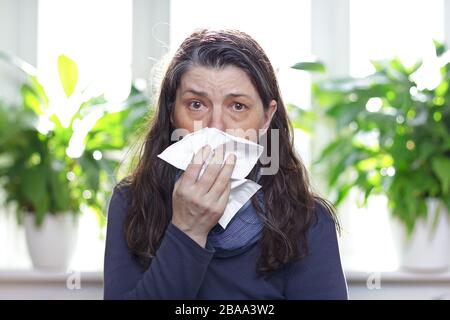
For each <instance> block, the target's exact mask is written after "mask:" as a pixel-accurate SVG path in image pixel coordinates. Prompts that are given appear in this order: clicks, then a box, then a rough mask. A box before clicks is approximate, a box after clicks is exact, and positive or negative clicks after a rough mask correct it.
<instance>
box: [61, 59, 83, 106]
mask: <svg viewBox="0 0 450 320" xmlns="http://www.w3.org/2000/svg"><path fill="white" fill-rule="evenodd" d="M58 74H59V80H60V82H61V85H62V87H63V89H64V92H65V94H66V97H70V96H71V95H72V93H73V91H74V90H75V87H76V85H77V82H78V67H77V64H76V63H75V62H74V61H73V60H72V59H70V58H69V57H68V56H66V55H63V54H62V55H60V56H59V57H58Z"/></svg>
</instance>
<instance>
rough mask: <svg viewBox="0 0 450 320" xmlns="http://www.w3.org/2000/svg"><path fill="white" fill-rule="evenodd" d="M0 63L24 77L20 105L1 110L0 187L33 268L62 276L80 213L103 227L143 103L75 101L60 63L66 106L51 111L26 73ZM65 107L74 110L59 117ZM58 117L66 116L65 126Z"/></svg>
mask: <svg viewBox="0 0 450 320" xmlns="http://www.w3.org/2000/svg"><path fill="white" fill-rule="evenodd" d="M0 58H2V59H3V60H4V61H6V62H7V63H11V64H13V65H15V66H16V67H17V68H18V69H19V70H21V71H22V72H23V73H24V74H25V75H26V81H25V82H24V83H23V84H21V86H20V95H21V97H22V103H21V104H20V105H16V106H12V105H8V104H6V103H0V186H1V187H3V189H4V190H5V192H6V202H7V203H14V204H15V205H16V208H17V209H16V212H17V219H18V222H19V223H20V224H22V223H24V225H25V232H26V237H27V244H28V249H29V252H30V257H31V260H32V262H33V265H34V266H35V267H37V268H53V269H65V268H67V267H68V265H69V263H70V259H71V256H72V254H73V251H74V248H75V244H76V240H77V221H78V216H79V214H80V212H82V211H83V209H86V210H89V211H92V212H94V213H95V214H96V215H97V218H98V221H99V223H100V225H103V224H104V222H105V218H104V214H103V211H104V207H105V205H106V203H107V200H108V197H109V194H110V191H111V190H112V187H113V185H114V184H115V183H116V175H117V170H118V168H119V165H120V164H121V160H122V159H121V157H120V156H119V157H117V152H120V151H121V150H123V149H124V148H125V147H126V146H127V141H128V140H129V139H130V138H131V137H132V136H133V135H134V134H135V133H136V129H137V128H138V127H139V126H140V124H141V123H142V122H143V120H144V119H145V115H146V114H147V112H148V106H149V104H148V99H147V98H146V96H145V95H144V94H143V93H142V92H139V91H138V90H136V88H134V87H133V86H132V87H131V91H130V95H129V97H128V99H127V100H125V101H124V102H122V103H109V102H108V101H107V100H106V99H105V97H104V95H99V96H94V97H84V96H83V94H74V93H76V92H77V90H79V89H78V88H77V82H78V68H77V65H76V63H75V62H74V61H73V60H71V59H70V58H68V57H67V56H65V55H61V56H59V57H58V63H57V66H58V73H59V79H60V84H61V90H63V91H64V93H65V96H66V100H67V101H66V102H67V104H66V103H64V102H62V103H61V104H58V105H55V104H52V101H49V98H48V96H47V94H46V91H45V89H44V87H43V85H42V84H41V83H40V82H39V79H38V77H37V76H36V74H37V73H36V70H35V69H34V68H33V67H32V66H31V65H29V64H28V63H26V62H25V61H22V60H20V59H19V58H17V57H14V56H11V55H8V54H6V53H0ZM68 105H72V106H73V105H75V106H76V108H75V109H74V110H72V111H71V110H69V109H67V112H58V111H61V110H58V108H68ZM69 112H71V113H69ZM68 113H69V114H68ZM61 114H64V115H65V116H67V115H69V116H68V117H66V119H65V121H64V120H63V119H62V118H61Z"/></svg>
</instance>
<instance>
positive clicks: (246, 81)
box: [178, 66, 257, 95]
mask: <svg viewBox="0 0 450 320" xmlns="http://www.w3.org/2000/svg"><path fill="white" fill-rule="evenodd" d="M178 89H180V90H181V92H183V91H184V90H187V89H194V90H197V91H206V92H210V93H225V92H226V93H230V92H241V93H246V94H248V95H257V91H256V88H255V87H254V85H253V83H252V82H251V80H250V77H249V76H248V75H247V73H245V71H243V70H242V69H240V68H238V67H235V66H225V67H222V68H211V67H205V66H192V67H190V68H189V69H188V70H187V71H186V72H185V73H184V74H183V76H182V77H181V81H180V86H179V88H178Z"/></svg>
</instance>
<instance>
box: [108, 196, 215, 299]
mask: <svg viewBox="0 0 450 320" xmlns="http://www.w3.org/2000/svg"><path fill="white" fill-rule="evenodd" d="M127 210H128V204H127V200H126V198H125V196H124V194H123V193H122V192H121V191H118V190H117V188H116V189H115V190H114V192H113V195H112V198H111V201H110V205H109V210H108V223H107V233H106V247H105V260H104V298H105V299H195V298H196V296H197V292H198V290H199V288H200V285H201V283H202V281H203V277H204V275H205V273H206V270H207V268H208V265H209V263H210V261H211V259H212V257H213V255H214V252H215V251H214V248H212V247H211V246H209V244H208V243H207V245H206V248H202V247H201V246H200V245H198V244H197V243H196V242H195V241H194V240H192V239H191V238H190V237H189V236H188V235H186V234H185V233H184V232H183V231H181V230H180V229H178V228H177V227H176V226H175V225H174V224H172V223H170V224H169V225H168V227H167V229H166V232H165V234H164V237H163V239H162V241H161V244H160V246H159V248H158V250H157V251H156V254H155V257H154V258H153V259H152V261H151V264H150V267H149V268H148V269H147V270H144V268H143V267H142V266H141V265H140V264H139V262H138V261H137V259H136V258H135V257H134V256H133V255H132V254H131V253H130V251H129V250H128V246H127V243H126V240H125V235H124V231H123V230H124V221H125V216H126V213H127Z"/></svg>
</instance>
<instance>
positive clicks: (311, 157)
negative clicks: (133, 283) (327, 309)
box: [0, 0, 450, 299]
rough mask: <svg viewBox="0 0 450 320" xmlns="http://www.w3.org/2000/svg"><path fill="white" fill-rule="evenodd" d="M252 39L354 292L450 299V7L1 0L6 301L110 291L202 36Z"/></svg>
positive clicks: (437, 0) (1, 226)
mask: <svg viewBox="0 0 450 320" xmlns="http://www.w3.org/2000/svg"><path fill="white" fill-rule="evenodd" d="M200 27H209V28H234V29H240V30H242V31H245V32H247V33H249V34H250V35H251V36H252V37H254V38H255V39H256V40H257V41H258V42H259V43H260V45H261V46H262V47H263V49H264V50H265V51H266V53H267V54H268V56H269V58H270V60H271V61H272V64H273V66H274V68H275V69H276V72H277V77H278V81H279V84H280V87H281V91H282V94H283V98H284V101H285V103H287V104H288V108H289V114H290V116H291V120H292V123H293V125H294V128H295V129H294V131H295V145H296V148H297V151H298V153H299V155H300V156H301V157H302V159H303V161H304V162H305V164H306V165H307V167H308V170H309V172H310V174H311V180H312V182H313V185H314V188H315V189H316V190H317V191H318V192H319V193H320V194H322V195H323V196H325V197H327V198H328V199H330V200H331V201H333V202H334V203H335V204H336V206H337V209H338V213H339V219H340V222H341V226H342V230H341V237H340V250H341V257H342V262H343V268H344V271H345V274H346V277H347V280H348V285H349V294H350V298H351V299H446V298H448V297H450V272H449V271H448V267H449V263H450V222H449V221H448V216H449V212H450V136H449V132H450V100H449V99H450V91H449V84H450V54H449V53H448V51H447V45H449V44H450V0H426V1H425V0H390V1H387V0H378V1H374V0H301V1H278V2H276V3H275V2H273V1H266V0H264V1H261V0H259V1H253V0H248V1H236V0H228V1H226V2H224V1H206V0H191V1H181V0H108V1H107V0H90V1H87V0H76V1H75V0H59V1H52V0H0V299H17V298H19V299H42V298H43V299H101V298H102V277H103V276H102V269H103V254H104V244H105V234H106V228H105V216H106V212H107V206H108V201H109V197H110V194H111V190H112V188H113V186H114V185H115V183H117V181H119V180H120V179H121V178H123V177H124V176H126V174H127V173H128V172H129V169H130V167H131V166H132V165H133V157H134V154H135V153H136V151H137V148H138V147H139V142H140V141H141V140H140V139H141V133H142V132H143V131H144V130H145V124H146V121H147V120H148V119H149V118H151V117H152V114H153V111H154V98H155V94H154V93H155V90H156V89H157V86H158V84H159V79H160V77H161V70H162V69H163V66H164V62H165V61H167V59H170V56H171V54H172V53H173V52H174V51H175V50H176V49H177V47H178V46H179V45H180V43H181V42H182V41H183V39H184V38H185V37H186V36H188V35H189V34H190V33H191V32H192V31H193V30H194V29H195V28H200Z"/></svg>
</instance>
